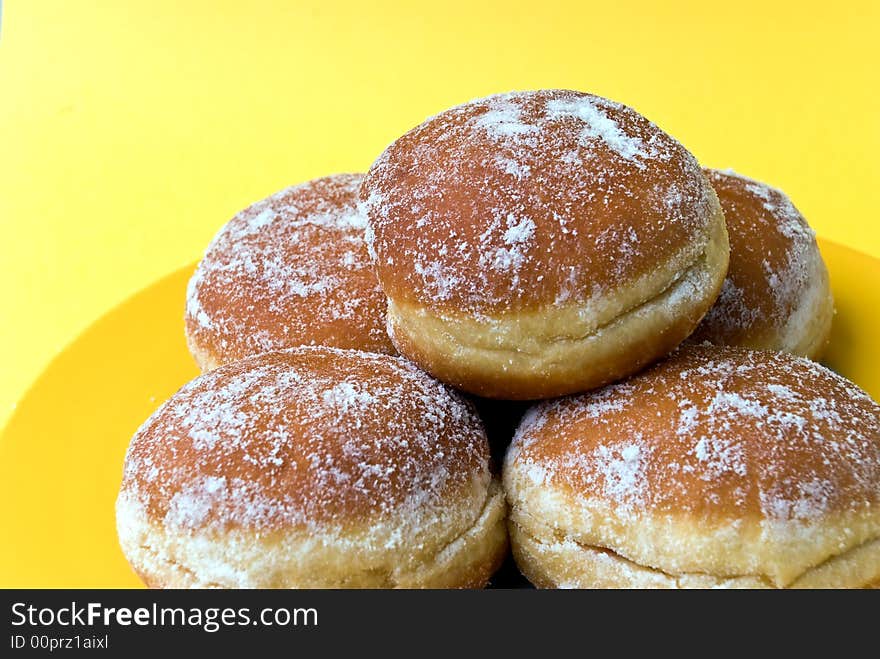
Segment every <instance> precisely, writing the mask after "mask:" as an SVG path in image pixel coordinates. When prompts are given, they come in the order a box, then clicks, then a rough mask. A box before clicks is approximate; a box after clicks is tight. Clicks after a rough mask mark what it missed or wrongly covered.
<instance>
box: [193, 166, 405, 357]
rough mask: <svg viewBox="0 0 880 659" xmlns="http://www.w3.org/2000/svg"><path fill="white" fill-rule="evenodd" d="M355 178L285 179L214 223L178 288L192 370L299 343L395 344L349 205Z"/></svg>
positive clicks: (376, 347) (370, 347) (361, 223)
mask: <svg viewBox="0 0 880 659" xmlns="http://www.w3.org/2000/svg"><path fill="white" fill-rule="evenodd" d="M362 178H363V177H362V175H360V174H339V175H336V176H328V177H326V178H320V179H316V180H314V181H310V182H308V183H303V184H302V185H297V186H294V187H291V188H287V189H286V190H282V191H281V192H278V193H277V194H274V195H272V196H271V197H269V198H268V199H264V200H263V201H259V202H257V203H255V204H253V205H252V206H249V207H248V208H246V209H244V210H243V211H241V212H240V213H238V215H236V216H235V217H233V218H232V219H231V220H230V221H229V223H228V224H226V226H224V227H223V228H222V229H221V230H220V232H219V233H218V234H217V236H216V237H215V238H214V240H213V241H212V242H211V244H210V246H209V247H208V250H207V252H206V253H205V256H204V258H203V259H202V261H201V262H200V263H199V265H198V267H197V268H196V271H195V274H194V275H193V277H192V279H191V280H190V282H189V287H188V289H187V302H186V336H187V343H188V345H189V348H190V352H192V354H193V356H194V357H195V359H196V362H197V363H198V365H199V366H200V367H201V369H202V370H204V371H206V370H209V369H212V368H216V367H217V366H220V365H221V364H227V363H229V362H232V361H235V360H237V359H241V358H242V357H248V356H250V355H256V354H259V353H261V352H267V351H269V350H278V349H282V348H290V347H295V346H300V345H327V346H333V347H337V348H352V349H356V350H366V351H368V352H379V353H389V354H393V353H394V352H395V351H394V346H392V345H391V342H390V340H389V339H388V335H387V333H386V332H385V304H386V303H385V296H384V295H383V294H382V290H381V289H380V288H379V283H378V281H376V275H375V273H374V272H373V267H372V265H371V263H370V257H369V254H368V253H367V249H366V245H365V244H364V240H363V234H364V228H365V226H366V221H365V219H364V217H363V215H362V214H361V213H359V212H358V210H357V190H358V187H359V186H360V183H361V180H362Z"/></svg>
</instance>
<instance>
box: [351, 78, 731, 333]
mask: <svg viewBox="0 0 880 659" xmlns="http://www.w3.org/2000/svg"><path fill="white" fill-rule="evenodd" d="M361 197H362V199H363V200H364V201H365V208H366V212H367V215H368V219H369V224H370V232H372V233H370V232H368V240H371V241H372V249H373V250H374V252H375V256H376V264H377V269H378V274H379V279H380V281H381V282H382V286H383V289H384V290H385V293H386V294H387V295H388V297H389V298H391V299H393V300H395V301H397V302H398V303H409V304H413V305H417V306H421V307H423V308H425V309H427V310H429V311H431V312H432V313H445V312H455V313H470V314H475V315H480V314H486V315H489V316H495V315H498V314H503V313H507V312H515V311H521V310H535V309H542V308H547V307H548V306H552V305H566V304H571V305H577V304H583V303H586V302H588V301H589V300H590V299H591V298H593V297H595V296H597V295H598V296H602V295H607V294H613V292H614V291H615V290H616V289H618V288H620V287H625V286H628V285H631V284H632V283H633V282H634V281H635V280H637V279H639V278H640V277H642V276H643V275H645V273H647V272H649V271H651V270H652V269H654V268H655V267H657V265H658V263H659V264H665V263H667V262H669V261H672V260H677V259H683V260H684V261H693V260H694V259H695V258H696V257H697V255H698V254H699V253H701V252H702V251H703V250H704V249H705V246H706V241H707V235H708V228H709V225H710V224H711V222H712V221H713V219H714V216H715V213H716V207H717V201H716V200H715V197H714V193H713V192H712V190H711V186H709V184H708V183H707V182H706V180H705V177H704V176H703V174H702V171H701V170H700V167H699V165H698V164H697V162H696V161H695V160H694V158H693V156H691V155H690V154H689V153H688V152H687V151H686V150H685V149H684V148H683V147H682V146H681V145H680V144H679V143H678V142H676V141H675V140H674V139H673V138H671V137H670V136H669V135H667V134H665V133H664V132H663V131H661V130H660V129H659V128H657V126H655V125H654V124H652V123H651V122H650V121H648V120H647V119H645V118H644V117H642V116H641V115H639V114H638V113H636V112H635V111H633V110H632V109H630V108H628V107H626V106H623V105H620V104H617V103H614V102H613V101H609V100H607V99H603V98H600V97H597V96H592V95H589V94H583V93H580V92H574V91H566V90H542V91H534V92H519V93H511V94H502V95H498V96H492V97H489V98H485V99H480V100H476V101H472V102H470V103H466V104H464V105H461V106H458V107H456V108H452V109H450V110H446V111H445V112H441V113H440V114H438V115H436V116H435V117H432V118H430V119H428V120H427V121H426V122H424V123H423V124H421V125H420V126H418V127H416V128H414V129H413V130H411V131H409V132H408V133H406V134H405V135H404V136H402V137H401V138H399V139H398V140H396V141H395V142H394V143H393V144H392V145H391V146H389V147H388V149H386V151H385V152H384V153H383V154H382V155H381V156H380V157H379V159H378V160H377V161H376V162H375V163H374V164H373V166H372V167H371V168H370V171H369V172H368V173H367V176H366V178H365V180H364V184H363V186H362V189H361ZM647 246H650V247H649V248H648V247H647Z"/></svg>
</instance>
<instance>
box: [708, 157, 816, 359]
mask: <svg viewBox="0 0 880 659" xmlns="http://www.w3.org/2000/svg"><path fill="white" fill-rule="evenodd" d="M705 171H706V176H707V178H708V179H709V181H710V183H711V184H712V186H713V187H714V188H715V192H716V193H717V194H718V199H719V201H720V202H721V208H722V209H724V218H725V220H726V222H727V232H728V234H729V237H730V267H729V268H728V270H727V277H726V279H725V280H724V283H723V284H722V286H721V294H720V295H719V296H718V300H717V301H716V302H715V305H714V306H713V307H712V308H711V309H709V312H708V313H707V314H706V317H705V318H703V322H702V323H700V325H699V327H698V328H697V330H696V331H695V332H694V334H693V336H692V340H693V341H695V342H703V341H709V342H711V343H714V344H717V345H732V346H742V347H745V348H755V349H758V350H782V351H785V352H791V353H793V354H796V355H800V356H802V357H809V358H811V359H819V357H821V355H822V353H823V351H824V349H825V346H826V345H827V343H828V338H829V336H830V334H831V320H832V317H833V316H834V300H833V298H832V296H831V289H830V287H829V284H828V270H827V269H826V267H825V262H824V261H823V260H822V255H821V254H820V253H819V246H818V245H817V244H816V235H815V233H814V232H813V230H812V229H810V227H809V225H808V224H807V221H806V220H805V219H804V217H803V215H801V214H800V213H799V212H798V210H797V209H796V208H795V207H794V205H793V204H792V203H791V200H790V199H789V198H788V197H787V196H786V195H785V194H784V193H783V192H781V191H780V190H777V189H775V188H771V187H769V186H768V185H765V184H764V183H760V182H758V181H754V180H752V179H750V178H746V177H745V176H741V175H739V174H737V173H735V172H733V171H732V170H725V171H719V170H714V169H707V170H705Z"/></svg>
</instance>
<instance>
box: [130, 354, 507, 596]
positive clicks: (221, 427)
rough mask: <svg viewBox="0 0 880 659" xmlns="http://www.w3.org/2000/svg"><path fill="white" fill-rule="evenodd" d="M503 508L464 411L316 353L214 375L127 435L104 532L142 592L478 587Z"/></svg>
mask: <svg viewBox="0 0 880 659" xmlns="http://www.w3.org/2000/svg"><path fill="white" fill-rule="evenodd" d="M505 513H506V509H505V504H504V497H503V494H502V493H501V488H500V485H499V483H498V481H497V479H496V478H494V477H493V476H492V474H491V472H490V469H489V447H488V444H487V441H486V435H485V432H484V431H483V428H482V426H481V424H480V422H479V419H478V418H477V416H476V414H475V412H474V411H473V409H472V407H471V406H470V405H469V404H467V403H466V402H465V401H464V400H463V399H462V398H461V397H459V396H458V395H457V394H455V393H454V392H453V391H451V390H450V389H448V388H447V387H445V386H444V385H442V384H441V383H439V382H437V381H436V380H434V379H433V378H431V377H430V376H428V375H426V374H425V373H423V372H421V371H419V370H418V369H416V368H415V367H414V366H413V365H411V364H410V363H409V362H407V361H405V360H403V359H401V358H399V357H391V356H387V355H378V354H369V353H364V352H357V351H352V350H339V349H336V348H325V347H301V348H293V349H290V350H287V351H278V352H269V353H264V354H261V355H258V356H255V357H250V358H247V359H244V360H242V361H239V362H236V363H233V364H228V365H226V366H222V367H220V368H218V369H216V370H213V371H211V372H209V373H207V374H204V375H202V376H200V377H198V378H196V379H195V380H193V381H192V382H190V383H189V384H187V385H186V386H184V387H183V388H182V389H181V390H180V391H178V392H177V393H176V394H175V395H174V396H172V397H171V399H170V400H168V401H167V402H166V403H165V404H164V405H163V406H162V407H160V408H159V410H158V411H157V412H156V413H155V414H153V416H152V417H150V418H149V419H148V420H147V421H146V422H145V423H144V425H143V426H142V427H141V428H140V429H139V430H138V431H137V433H136V434H135V436H134V438H133V439H132V441H131V445H130V447H129V449H128V453H127V455H126V458H125V469H124V475H123V481H122V487H121V490H120V493H119V497H118V499H117V503H116V522H117V529H118V533H119V540H120V543H121V545H122V549H123V551H124V553H125V555H126V557H127V558H128V560H129V562H130V563H131V565H132V567H133V568H134V569H135V571H136V572H137V573H138V574H139V575H140V577H141V578H142V579H143V581H144V582H145V583H146V584H147V585H148V586H151V587H173V588H181V587H199V588H201V587H227V588H308V587H320V588H343V587H354V588H368V587H383V588H390V587H406V588H411V587H482V586H484V585H485V584H486V582H487V580H488V579H489V577H490V576H491V574H492V572H493V571H494V570H495V569H496V567H497V566H498V565H499V564H500V562H501V560H502V558H503V556H504V554H505V552H506V547H507V534H506V529H505V526H504V517H505Z"/></svg>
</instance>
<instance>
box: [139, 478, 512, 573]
mask: <svg viewBox="0 0 880 659" xmlns="http://www.w3.org/2000/svg"><path fill="white" fill-rule="evenodd" d="M492 483H495V481H492ZM500 494H501V488H500V486H499V485H497V484H495V485H494V487H493V486H490V488H489V489H488V490H487V492H486V496H485V498H484V499H483V502H482V504H481V506H480V509H479V511H478V513H477V514H476V516H475V517H474V518H473V520H472V522H471V523H470V524H469V525H468V526H467V527H466V528H465V530H464V531H462V532H461V533H459V534H457V535H456V536H455V537H453V538H451V539H450V540H449V541H447V542H445V543H444V544H443V545H442V546H441V547H440V548H439V549H438V550H437V551H435V552H433V553H432V554H431V555H430V556H428V557H426V559H425V560H423V561H419V563H418V564H417V565H416V566H414V567H413V569H410V570H406V571H399V570H397V569H396V568H395V567H371V568H364V569H361V570H358V571H357V572H356V573H354V574H350V575H348V577H347V578H346V579H344V580H343V581H342V584H343V585H345V584H346V583H350V582H352V581H358V582H359V581H361V579H360V577H361V576H363V575H372V576H374V577H378V581H379V583H378V584H377V585H374V586H373V587H378V588H389V587H390V588H394V587H400V584H401V583H402V582H407V581H413V580H414V581H418V575H419V573H420V572H422V571H423V569H424V568H426V567H431V566H432V565H434V564H435V563H436V560H437V558H438V557H439V556H440V555H441V554H442V553H443V552H444V551H446V550H447V549H448V548H449V547H451V546H452V545H454V544H455V543H457V542H459V541H460V540H461V539H462V538H464V537H466V536H467V535H468V534H469V533H471V532H473V531H474V530H475V529H476V528H477V527H479V526H480V523H481V522H482V521H483V520H484V519H488V517H489V515H490V514H491V511H490V506H491V504H492V502H493V501H494V500H495V499H496V498H498V496H499V495H500ZM502 498H503V496H502ZM502 505H505V504H504V502H503V501H502ZM502 519H503V518H502ZM147 524H150V522H147ZM163 530H164V526H163ZM138 547H139V548H140V549H141V550H142V551H143V552H144V553H145V554H146V557H147V558H148V559H149V560H148V561H143V560H141V561H138V563H139V564H140V565H141V566H142V567H144V566H145V564H148V565H155V566H161V567H163V568H167V569H169V570H170V571H172V572H178V573H181V574H183V575H186V576H187V577H189V587H198V588H223V587H224V585H223V584H221V583H219V582H203V581H202V580H201V579H200V578H199V577H198V576H197V574H196V572H195V571H194V570H192V569H191V568H189V567H187V566H186V565H185V563H183V562H181V561H179V560H176V559H174V558H170V557H168V556H167V552H162V551H160V550H159V549H157V548H156V547H154V545H153V544H152V543H147V544H143V543H139V544H138ZM145 572H146V570H145ZM149 572H151V573H152V574H151V575H150V576H151V577H155V576H157V574H156V573H157V570H155V569H152V570H149ZM412 577H416V579H412ZM152 580H153V579H151V581H152ZM163 587H165V586H163ZM175 587H180V586H179V585H175ZM236 587H242V586H236ZM244 587H247V586H244ZM251 587H253V586H251ZM328 587H332V586H328Z"/></svg>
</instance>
